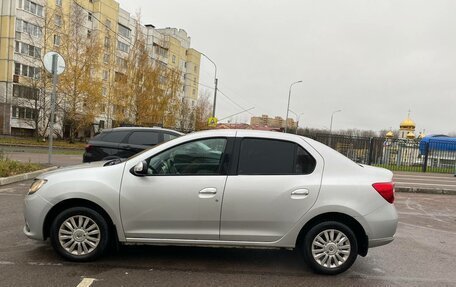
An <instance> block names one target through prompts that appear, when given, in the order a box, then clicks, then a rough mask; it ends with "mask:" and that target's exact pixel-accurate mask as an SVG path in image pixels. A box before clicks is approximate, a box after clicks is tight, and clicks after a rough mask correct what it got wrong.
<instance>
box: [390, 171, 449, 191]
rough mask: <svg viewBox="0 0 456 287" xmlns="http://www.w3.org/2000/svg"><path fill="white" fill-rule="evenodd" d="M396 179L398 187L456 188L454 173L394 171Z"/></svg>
mask: <svg viewBox="0 0 456 287" xmlns="http://www.w3.org/2000/svg"><path fill="white" fill-rule="evenodd" d="M394 181H395V182H396V186H397V187H409V188H419V189H431V190H432V189H441V190H442V189H443V190H456V177H455V176H454V175H453V174H439V173H420V172H394Z"/></svg>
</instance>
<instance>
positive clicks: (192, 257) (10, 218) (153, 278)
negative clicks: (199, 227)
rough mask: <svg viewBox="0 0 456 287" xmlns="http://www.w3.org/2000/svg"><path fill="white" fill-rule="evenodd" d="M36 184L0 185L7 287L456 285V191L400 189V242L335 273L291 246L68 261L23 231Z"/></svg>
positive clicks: (149, 251) (129, 250) (1, 266)
mask: <svg viewBox="0 0 456 287" xmlns="http://www.w3.org/2000/svg"><path fill="white" fill-rule="evenodd" d="M29 185H30V182H21V183H16V184H13V185H8V186H4V187H2V188H0V228H1V232H0V242H1V243H2V244H1V246H0V282H1V283H0V285H1V286H78V285H79V286H328V285H330V286H431V285H432V286H456V272H455V270H456V261H455V258H456V196H447V195H430V194H409V193H401V194H397V200H396V207H397V209H398V212H399V218H400V223H399V226H398V231H397V234H396V239H395V241H394V242H393V243H391V244H390V245H386V246H384V247H379V248H374V249H371V250H370V251H369V254H368V255H367V257H364V258H363V257H358V259H357V261H356V262H355V264H354V265H353V267H352V268H351V269H350V270H349V271H348V272H346V273H344V274H341V275H338V276H332V277H328V276H320V275H315V274H314V273H312V272H311V271H310V269H309V268H308V267H307V266H306V265H305V264H304V263H303V262H302V260H301V256H300V255H299V254H298V253H297V252H294V251H290V250H264V249H260V250H255V249H237V248H229V249H228V248H204V247H156V246H125V247H122V248H120V250H119V251H116V252H110V253H109V254H108V255H106V256H104V257H102V258H101V259H100V260H98V261H96V262H90V263H71V262H67V261H64V260H62V259H61V258H59V257H58V256H57V255H56V254H55V253H54V252H53V250H52V249H51V247H50V244H49V242H48V241H46V242H38V241H34V240H29V239H27V238H26V237H25V235H23V233H22V226H23V215H22V211H23V206H22V202H23V197H24V195H25V193H26V191H27V189H28V187H29Z"/></svg>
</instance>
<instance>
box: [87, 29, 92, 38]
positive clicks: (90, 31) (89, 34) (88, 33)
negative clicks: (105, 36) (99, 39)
mask: <svg viewBox="0 0 456 287" xmlns="http://www.w3.org/2000/svg"><path fill="white" fill-rule="evenodd" d="M90 36H92V30H87V38H90Z"/></svg>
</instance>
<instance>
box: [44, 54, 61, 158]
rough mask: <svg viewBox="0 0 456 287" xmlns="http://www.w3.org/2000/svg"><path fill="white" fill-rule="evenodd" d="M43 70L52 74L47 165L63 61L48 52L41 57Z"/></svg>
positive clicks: (50, 153) (50, 155)
mask: <svg viewBox="0 0 456 287" xmlns="http://www.w3.org/2000/svg"><path fill="white" fill-rule="evenodd" d="M43 63H44V68H45V69H46V71H48V72H49V73H51V74H52V94H51V115H50V116H51V118H50V119H49V151H48V164H51V163H52V141H53V139H54V137H53V136H54V119H55V101H56V98H57V79H58V78H57V77H58V75H60V74H62V73H63V71H65V60H64V59H63V58H62V56H60V55H59V54H58V53H56V52H48V53H46V55H44V57H43Z"/></svg>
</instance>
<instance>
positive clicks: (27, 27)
mask: <svg viewBox="0 0 456 287" xmlns="http://www.w3.org/2000/svg"><path fill="white" fill-rule="evenodd" d="M16 31H18V32H24V33H27V34H29V35H31V36H34V37H41V36H42V35H43V32H42V30H41V28H40V27H38V26H36V25H34V24H31V23H29V22H27V21H24V20H21V19H16Z"/></svg>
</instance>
